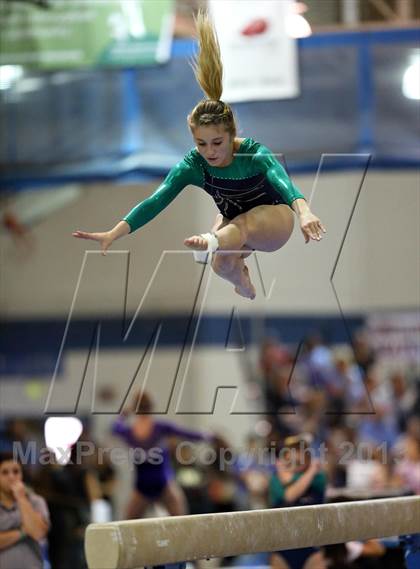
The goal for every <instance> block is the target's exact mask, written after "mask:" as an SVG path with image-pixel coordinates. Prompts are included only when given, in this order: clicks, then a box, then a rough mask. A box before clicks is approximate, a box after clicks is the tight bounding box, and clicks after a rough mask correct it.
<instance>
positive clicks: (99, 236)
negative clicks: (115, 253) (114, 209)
mask: <svg viewBox="0 0 420 569" xmlns="http://www.w3.org/2000/svg"><path fill="white" fill-rule="evenodd" d="M129 233H130V226H129V225H128V223H127V222H126V221H120V222H119V223H117V225H116V226H115V227H114V228H113V229H111V231H104V232H102V233H88V232H86V231H75V232H74V233H72V235H73V237H77V238H78V239H92V241H98V243H100V245H101V251H102V255H106V252H107V251H108V249H109V248H110V246H111V244H112V242H113V241H115V239H118V238H119V237H122V236H123V235H128V234H129Z"/></svg>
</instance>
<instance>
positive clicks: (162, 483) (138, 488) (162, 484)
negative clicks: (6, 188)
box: [112, 392, 213, 519]
mask: <svg viewBox="0 0 420 569" xmlns="http://www.w3.org/2000/svg"><path fill="white" fill-rule="evenodd" d="M152 411H153V402H152V399H151V397H150V396H149V395H148V394H147V393H146V392H140V393H137V394H136V395H135V397H134V399H133V404H132V405H131V406H130V407H129V408H127V409H126V410H125V411H124V413H123V414H122V415H121V416H120V417H119V418H118V419H117V420H116V421H115V423H114V425H113V427H112V432H113V434H114V435H117V436H119V437H121V438H122V439H123V440H124V442H125V443H126V444H127V445H128V446H129V447H130V448H131V449H133V450H134V455H133V460H134V465H135V469H136V476H135V487H134V489H133V491H132V494H131V498H130V502H129V506H128V508H127V512H126V518H127V519H133V518H141V517H142V516H144V514H145V512H146V510H147V508H148V506H149V505H150V504H153V503H161V504H163V505H164V507H165V508H166V510H167V511H168V512H169V514H170V515H172V516H179V515H182V514H185V513H186V509H187V508H186V499H185V495H184V493H183V492H182V490H181V487H180V486H179V485H178V484H177V482H176V479H175V473H174V471H173V468H172V466H171V463H170V455H169V449H168V439H169V438H170V437H177V438H178V439H180V438H181V439H187V440H191V441H205V442H212V440H213V437H211V436H210V435H206V434H202V433H197V432H194V431H191V430H187V429H181V428H180V427H177V426H176V425H173V424H172V423H169V422H167V421H156V420H155V419H154V418H153V416H152ZM130 416H131V418H132V421H131V422H129V417H130Z"/></svg>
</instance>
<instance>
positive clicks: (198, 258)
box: [194, 233, 219, 265]
mask: <svg viewBox="0 0 420 569" xmlns="http://www.w3.org/2000/svg"><path fill="white" fill-rule="evenodd" d="M200 237H203V238H204V239H205V240H206V241H207V249H206V250H205V251H194V260H195V262H196V263H202V264H204V265H205V264H206V263H207V260H208V259H210V260H211V256H212V254H213V253H214V252H215V251H217V249H218V248H219V240H218V239H217V237H216V235H215V234H214V233H202V234H201V235H200Z"/></svg>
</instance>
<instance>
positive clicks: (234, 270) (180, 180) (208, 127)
mask: <svg viewBox="0 0 420 569" xmlns="http://www.w3.org/2000/svg"><path fill="white" fill-rule="evenodd" d="M196 23H197V33H198V41H199V52H198V55H197V56H196V58H195V61H194V73H195V77H196V79H197V81H198V83H199V85H200V87H201V88H202V90H203V92H204V93H205V95H206V98H205V99H203V100H202V101H200V102H199V103H198V105H196V107H195V108H194V109H193V110H192V112H191V114H190V115H188V126H189V128H190V131H191V134H192V137H193V139H194V142H195V144H196V147H195V148H194V149H193V150H191V151H190V152H188V153H187V154H186V155H185V156H184V159H183V160H181V162H179V163H178V164H176V165H175V166H174V167H173V168H172V169H171V171H170V172H169V174H168V175H167V177H166V178H165V180H164V181H163V182H162V184H161V185H160V186H159V187H158V188H157V190H156V191H155V192H154V193H153V194H152V195H151V196H150V197H148V198H146V199H145V200H144V201H142V202H140V203H139V204H138V205H136V206H135V207H134V208H133V209H132V210H131V211H130V212H129V213H128V215H126V216H125V217H124V218H123V220H122V221H120V222H119V223H117V225H116V226H115V227H114V228H113V229H111V230H110V231H106V232H102V233H87V232H84V231H76V232H74V233H73V235H74V237H79V238H82V239H93V240H94V241H98V242H99V243H100V245H101V249H102V252H103V253H104V254H105V252H106V251H107V249H108V248H109V247H110V245H111V243H112V242H113V241H115V240H116V239H118V238H119V237H122V236H124V235H127V234H129V233H132V232H134V231H136V230H137V229H139V228H140V227H142V226H143V225H145V224H146V223H148V222H149V221H151V220H152V219H153V218H154V217H156V216H157V215H158V214H159V213H160V212H161V211H162V210H163V209H164V208H165V207H166V206H168V205H169V204H170V203H171V202H172V201H173V200H174V199H175V198H176V196H177V195H178V194H179V193H180V192H181V191H182V190H183V189H184V188H185V187H186V186H188V185H190V184H192V185H194V186H198V187H200V188H202V189H204V191H206V192H207V193H208V194H210V195H211V196H212V198H213V199H214V201H215V203H216V205H217V207H218V209H219V211H220V213H218V214H217V217H216V220H215V223H214V225H213V228H212V229H211V231H210V232H209V233H204V234H202V235H193V236H192V237H189V238H188V239H185V241H184V244H185V245H186V246H187V247H189V248H190V249H193V250H194V256H195V259H196V260H197V261H198V262H206V258H209V260H210V262H211V266H212V268H213V270H214V271H215V272H216V274H218V275H219V276H221V277H222V278H224V279H226V280H228V281H229V282H231V283H232V284H233V285H234V287H235V291H236V292H237V293H238V294H240V295H241V296H244V297H246V298H250V299H253V298H254V297H255V287H254V285H253V284H252V282H251V279H250V275H249V272H248V268H247V266H246V264H245V262H244V259H245V258H246V257H247V256H249V255H250V254H252V251H254V250H255V251H267V252H268V251H277V250H278V249H280V248H281V247H283V245H285V243H286V242H287V241H288V240H289V238H290V236H291V234H292V231H293V225H294V214H296V215H297V217H298V219H299V224H300V228H301V230H302V233H303V235H304V238H305V242H306V243H308V242H309V241H310V239H314V240H315V241H319V240H320V239H321V238H322V234H323V233H325V232H326V229H325V227H324V226H323V224H322V223H321V221H320V220H319V218H318V217H317V216H316V215H314V214H313V213H312V212H311V210H310V208H309V205H308V203H307V202H306V200H305V198H304V196H303V195H302V194H301V193H300V191H299V190H298V189H297V188H296V187H295V186H294V185H293V183H292V181H291V180H290V178H289V177H288V175H287V173H286V171H285V170H284V168H283V167H282V166H281V164H280V163H279V162H278V160H277V159H276V158H275V156H273V154H272V153H271V152H270V150H269V149H268V148H267V147H265V146H263V145H262V144H260V143H259V142H256V141H255V140H253V139H252V138H238V137H237V130H236V123H235V118H234V115H233V112H232V109H231V107H230V106H229V105H228V104H226V103H224V102H223V101H221V100H220V98H221V96H222V77H223V66H222V60H221V54H220V47H219V43H218V39H217V35H216V32H215V29H214V27H213V24H212V22H211V20H210V19H209V17H208V16H207V14H205V13H199V14H198V16H197V21H196ZM216 252H217V253H216ZM215 253H216V254H215Z"/></svg>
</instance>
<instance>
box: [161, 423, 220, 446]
mask: <svg viewBox="0 0 420 569" xmlns="http://www.w3.org/2000/svg"><path fill="white" fill-rule="evenodd" d="M157 424H158V426H159V429H160V431H161V432H162V434H164V435H165V436H168V437H178V438H180V439H187V440H190V441H204V442H212V441H213V438H214V437H213V436H212V435H209V434H206V433H200V432H198V431H192V430H191V429H185V428H184V427H178V425H174V424H173V423H166V422H164V421H160V422H159V423H157Z"/></svg>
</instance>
